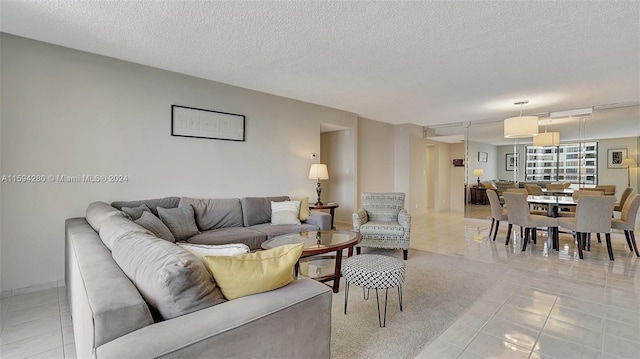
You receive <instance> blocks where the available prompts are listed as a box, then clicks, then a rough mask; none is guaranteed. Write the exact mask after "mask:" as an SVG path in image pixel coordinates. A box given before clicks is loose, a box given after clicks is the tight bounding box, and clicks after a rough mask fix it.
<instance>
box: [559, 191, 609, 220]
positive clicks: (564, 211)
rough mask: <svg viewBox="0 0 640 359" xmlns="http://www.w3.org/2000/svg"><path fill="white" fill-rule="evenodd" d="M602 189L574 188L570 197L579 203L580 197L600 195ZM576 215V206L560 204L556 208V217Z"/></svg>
mask: <svg viewBox="0 0 640 359" xmlns="http://www.w3.org/2000/svg"><path fill="white" fill-rule="evenodd" d="M602 193H603V192H602V191H596V190H586V189H582V190H575V191H573V194H572V195H571V197H572V198H573V201H574V202H576V203H579V201H580V197H583V196H602ZM611 213H613V212H611ZM575 216H576V206H560V207H559V208H558V217H575Z"/></svg>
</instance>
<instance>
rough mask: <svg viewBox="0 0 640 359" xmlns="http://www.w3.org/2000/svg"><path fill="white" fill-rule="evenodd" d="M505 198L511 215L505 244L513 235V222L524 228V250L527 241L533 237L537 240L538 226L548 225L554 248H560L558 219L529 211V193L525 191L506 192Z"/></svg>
mask: <svg viewBox="0 0 640 359" xmlns="http://www.w3.org/2000/svg"><path fill="white" fill-rule="evenodd" d="M504 200H505V202H506V204H507V211H508V215H509V228H508V232H507V241H506V242H505V244H509V238H510V236H511V226H512V225H513V224H515V225H517V226H520V227H522V228H524V239H523V241H522V250H523V251H524V250H526V249H527V242H528V241H529V239H530V238H532V237H533V239H534V241H535V237H536V228H538V227H547V228H550V229H551V230H552V231H551V232H552V242H553V248H554V249H557V248H558V219H557V218H552V217H547V216H541V215H537V214H531V212H530V211H529V203H528V202H527V195H525V194H523V193H513V192H505V193H504ZM534 243H535V242H534Z"/></svg>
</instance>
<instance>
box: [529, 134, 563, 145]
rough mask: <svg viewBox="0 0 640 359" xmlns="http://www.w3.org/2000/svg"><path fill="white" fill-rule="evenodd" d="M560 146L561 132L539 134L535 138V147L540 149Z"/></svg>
mask: <svg viewBox="0 0 640 359" xmlns="http://www.w3.org/2000/svg"><path fill="white" fill-rule="evenodd" d="M559 144H560V132H544V133H539V134H538V135H537V136H536V137H534V138H533V145H534V146H538V147H546V146H557V145H559Z"/></svg>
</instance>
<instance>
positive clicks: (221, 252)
mask: <svg viewBox="0 0 640 359" xmlns="http://www.w3.org/2000/svg"><path fill="white" fill-rule="evenodd" d="M178 245H179V246H180V247H182V248H184V249H186V250H188V251H189V252H191V254H193V255H194V256H196V257H198V258H200V260H201V261H203V262H204V257H205V256H228V257H229V256H239V255H242V254H246V253H249V246H247V245H246V244H243V243H233V244H220V245H215V244H191V243H178Z"/></svg>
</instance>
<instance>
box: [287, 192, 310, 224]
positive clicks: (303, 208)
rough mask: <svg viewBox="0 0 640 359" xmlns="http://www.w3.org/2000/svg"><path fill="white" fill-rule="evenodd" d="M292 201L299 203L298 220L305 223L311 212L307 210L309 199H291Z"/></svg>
mask: <svg viewBox="0 0 640 359" xmlns="http://www.w3.org/2000/svg"><path fill="white" fill-rule="evenodd" d="M291 200H292V201H300V215H299V216H298V218H299V219H300V220H301V221H306V220H307V219H309V218H311V211H310V210H309V197H300V198H292V199H291Z"/></svg>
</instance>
